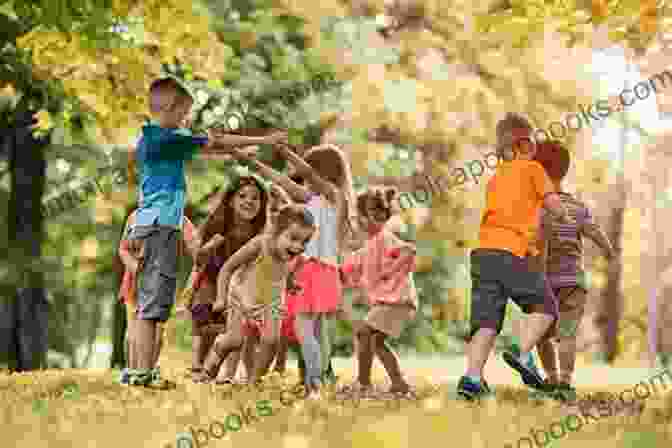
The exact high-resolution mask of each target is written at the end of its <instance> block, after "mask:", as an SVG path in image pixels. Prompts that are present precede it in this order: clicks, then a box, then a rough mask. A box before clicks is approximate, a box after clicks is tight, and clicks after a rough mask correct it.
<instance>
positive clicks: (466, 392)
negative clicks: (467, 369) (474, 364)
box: [457, 376, 490, 401]
mask: <svg viewBox="0 0 672 448" xmlns="http://www.w3.org/2000/svg"><path fill="white" fill-rule="evenodd" d="M489 393H490V386H488V383H487V382H486V381H485V380H481V381H479V382H476V381H473V380H472V379H471V378H469V377H468V376H463V377H462V378H460V382H459V383H458V384H457V394H458V395H460V396H462V397H463V398H465V399H466V400H469V401H473V400H476V399H478V398H481V397H483V396H485V395H487V394H489Z"/></svg>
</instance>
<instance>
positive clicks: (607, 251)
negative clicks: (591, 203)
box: [579, 209, 616, 260]
mask: <svg viewBox="0 0 672 448" xmlns="http://www.w3.org/2000/svg"><path fill="white" fill-rule="evenodd" d="M585 212H586V215H585V217H584V220H583V223H582V224H581V228H580V229H579V231H580V232H581V234H582V235H584V236H586V237H587V238H589V239H590V240H592V241H593V242H594V243H595V244H596V245H597V246H598V247H599V248H600V249H602V251H603V252H604V256H605V257H606V258H607V259H608V260H612V259H614V258H615V257H616V251H615V250H614V246H612V244H611V241H609V238H608V237H607V235H606V234H605V233H604V231H603V230H602V229H601V228H600V226H598V225H597V223H595V222H594V221H593V217H592V215H591V214H590V212H589V211H588V209H585Z"/></svg>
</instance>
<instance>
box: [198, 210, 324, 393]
mask: <svg viewBox="0 0 672 448" xmlns="http://www.w3.org/2000/svg"><path fill="white" fill-rule="evenodd" d="M315 230H316V226H315V219H314V218H313V216H312V214H311V213H310V212H309V211H308V209H307V208H306V207H304V206H301V205H295V204H292V205H287V206H284V207H283V208H282V209H280V211H279V212H278V215H277V217H276V219H275V222H274V225H273V229H272V230H271V231H270V232H266V233H264V234H262V235H260V236H258V237H255V238H254V239H252V240H251V241H250V242H249V243H247V244H246V245H245V246H243V247H242V248H241V249H240V250H239V251H238V252H236V253H235V254H233V256H232V257H231V258H229V260H228V261H227V262H226V263H224V266H222V269H221V270H220V272H219V277H218V279H217V301H216V302H215V304H214V305H213V311H221V310H224V309H226V310H227V312H228V317H227V331H226V333H224V334H220V335H219V336H217V338H216V339H215V342H214V344H213V347H212V348H211V349H210V352H209V353H208V355H207V357H206V359H205V363H204V366H203V374H202V375H201V378H200V381H202V382H208V381H210V380H212V379H214V378H215V377H216V376H217V373H218V371H219V368H220V366H221V365H222V362H223V361H224V360H225V359H226V357H227V356H228V355H229V354H230V353H231V352H233V351H235V350H239V349H240V347H241V346H242V344H243V338H244V336H245V335H249V334H250V333H251V332H252V331H255V332H257V333H258V334H259V336H260V338H259V339H260V341H259V343H260V348H261V350H260V353H259V355H257V357H256V359H255V363H254V372H253V375H252V376H251V378H250V384H253V383H256V382H258V381H259V379H260V378H261V377H262V376H263V375H264V374H265V373H266V371H267V370H268V367H269V366H270V364H271V362H272V361H273V358H274V356H275V352H276V350H277V348H278V344H279V341H280V328H281V319H282V317H281V311H283V310H282V308H283V305H284V294H285V289H286V288H289V289H293V288H294V285H293V280H291V279H288V277H290V274H291V273H292V272H293V267H294V266H293V264H294V263H293V262H294V261H295V260H296V259H298V258H299V257H300V256H301V254H302V253H303V251H304V250H305V247H306V244H307V243H308V241H310V239H311V238H312V237H313V234H314V233H315ZM241 266H242V267H243V269H240V270H239V271H238V272H235V271H236V270H237V269H238V268H239V267H241ZM234 273H235V275H234ZM227 297H228V298H229V300H228V303H227V300H226V299H227Z"/></svg>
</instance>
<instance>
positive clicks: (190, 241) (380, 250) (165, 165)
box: [119, 78, 614, 399]
mask: <svg viewBox="0 0 672 448" xmlns="http://www.w3.org/2000/svg"><path fill="white" fill-rule="evenodd" d="M149 102H150V110H151V113H152V115H153V118H154V119H155V120H156V123H151V124H147V125H145V126H144V127H143V130H142V137H141V139H140V141H139V143H138V145H137V149H136V152H135V160H136V161H137V166H138V184H139V191H140V194H139V196H140V198H139V199H140V200H139V206H138V208H137V210H136V211H135V212H133V213H132V214H131V216H129V219H128V222H127V224H126V227H127V229H126V231H125V232H124V235H125V236H124V238H123V239H122V242H121V244H120V252H119V253H120V256H121V258H122V261H123V263H124V265H125V266H126V269H127V272H126V274H125V276H124V280H123V283H122V287H121V291H120V296H121V297H122V300H124V301H125V302H126V303H127V306H128V316H129V319H128V320H129V326H128V334H129V344H128V347H129V356H128V359H129V361H128V362H129V365H128V369H125V371H124V374H123V376H122V382H123V383H125V384H129V385H139V386H146V387H159V388H166V387H172V386H174V383H171V382H169V381H167V380H165V379H163V378H161V375H160V373H159V370H158V366H157V360H158V354H159V351H160V347H161V339H162V338H161V333H162V331H161V327H162V323H164V322H165V321H166V320H167V319H168V317H169V315H170V313H171V310H172V307H173V306H174V304H175V294H176V288H177V271H178V268H177V267H178V258H179V257H180V256H181V255H182V254H188V255H189V256H191V257H192V259H193V271H192V273H191V275H190V277H189V280H188V285H187V287H186V288H185V292H184V295H183V299H184V302H183V305H184V309H185V310H186V313H187V314H188V316H189V317H190V318H191V319H192V321H193V364H192V368H191V373H192V378H193V380H194V381H195V382H211V381H215V382H216V383H230V382H232V381H233V380H234V378H235V376H236V371H237V368H238V364H239V362H240V360H241V359H242V361H243V364H244V366H245V370H246V372H247V381H248V383H250V384H256V383H258V382H259V381H260V380H261V378H262V377H263V376H264V375H265V374H266V373H267V372H268V370H269V369H270V366H271V364H272V363H273V360H274V359H275V370H276V371H280V372H283V371H284V370H285V363H286V359H287V351H288V349H289V348H295V349H297V351H298V354H299V367H300V372H301V380H302V383H303V385H304V386H305V389H306V392H307V396H308V397H311V398H317V397H319V396H320V391H321V390H322V386H323V385H324V383H325V382H326V381H330V380H331V381H333V380H334V375H333V369H332V368H331V363H330V357H331V352H332V344H331V340H330V338H331V336H332V331H331V325H332V324H333V322H334V321H335V319H345V320H347V321H349V322H350V323H351V324H352V327H353V334H354V341H353V342H354V344H353V345H354V347H355V351H356V358H357V365H358V376H357V381H356V382H355V384H354V385H353V388H354V389H357V390H358V391H359V392H360V393H367V392H369V391H371V390H372V384H371V366H372V362H373V359H374V357H377V358H378V359H379V360H380V361H381V363H382V364H383V366H384V367H385V370H386V372H387V374H388V376H389V378H390V380H391V383H392V388H391V390H390V392H392V393H394V394H409V393H412V391H411V388H410V386H409V384H408V383H407V382H406V381H405V380H404V377H403V375H402V373H401V370H400V367H399V362H398V359H397V357H396V355H395V354H394V352H393V351H392V350H390V349H389V347H388V346H387V344H386V340H387V339H388V338H390V337H392V338H398V337H399V335H400V334H401V332H402V330H403V328H404V326H405V325H406V324H407V323H408V322H409V321H411V320H412V319H413V318H414V316H415V313H416V311H417V309H418V296H417V292H416V289H415V286H414V282H413V272H414V270H415V245H414V241H413V238H412V236H410V235H409V232H408V231H406V230H404V226H405V224H404V223H403V222H402V220H401V219H399V217H398V216H394V213H393V209H394V208H393V206H392V204H393V202H394V199H395V195H396V194H397V192H396V191H395V190H394V189H389V188H369V189H368V190H367V191H365V192H364V193H361V194H360V195H358V196H355V194H354V191H353V182H352V176H351V173H350V168H349V164H348V162H347V158H346V157H345V156H344V154H343V153H342V151H341V150H340V149H339V148H338V147H336V146H334V145H320V146H317V147H314V148H311V149H310V150H308V151H307V152H306V153H305V154H304V155H303V156H299V155H298V154H296V153H294V152H293V151H292V150H291V148H290V147H289V146H288V144H287V136H286V134H284V133H276V134H272V135H270V136H268V137H243V136H238V135H231V134H222V133H217V132H212V133H210V134H209V135H208V137H196V136H193V135H191V134H190V133H189V132H188V131H187V130H185V129H184V128H182V127H181V126H183V123H184V121H185V119H186V117H187V115H188V113H189V111H190V109H191V105H192V102H193V100H192V98H191V96H190V95H189V93H188V91H187V90H186V89H185V88H184V87H183V86H182V85H181V84H180V83H179V82H178V81H176V80H174V79H172V78H164V79H160V80H158V81H155V82H154V83H153V84H152V86H151V88H150V92H149ZM531 134H532V126H531V125H530V123H529V122H528V121H527V120H526V119H525V118H523V117H521V116H518V115H515V114H508V115H507V116H506V117H505V118H504V119H503V120H502V121H500V122H499V123H498V126H497V139H498V148H497V153H498V156H499V157H500V160H501V163H500V164H499V166H498V168H497V171H496V173H495V175H494V176H493V177H492V178H491V179H490V181H489V182H488V185H487V197H486V209H485V212H484V214H483V218H482V221H481V225H480V234H479V239H480V243H479V247H478V248H477V249H475V250H473V251H472V253H471V275H472V301H471V340H470V343H469V347H468V353H467V359H468V365H467V370H466V373H465V375H464V376H463V377H462V378H461V379H460V381H459V384H458V393H459V394H460V395H462V396H464V397H465V398H467V399H474V398H477V397H479V396H481V395H483V394H486V393H488V392H489V391H490V388H489V385H488V383H487V381H486V380H485V379H484V378H483V370H484V367H485V364H486V362H487V360H488V357H489V355H490V353H491V351H492V349H493V346H494V342H495V339H496V336H497V334H498V333H499V332H500V331H501V329H502V324H503V320H504V316H505V310H506V304H507V301H508V299H509V298H511V299H512V300H513V301H514V302H516V303H517V304H518V305H519V306H520V308H521V309H522V310H523V311H524V312H525V313H527V314H528V316H527V318H526V320H525V322H524V324H523V325H521V331H520V332H519V334H518V335H517V336H518V342H517V343H516V344H514V346H512V347H511V348H510V349H509V350H506V351H505V352H504V353H503V358H504V361H505V362H506V363H507V364H509V366H511V367H512V368H513V369H515V370H516V371H517V372H518V373H519V374H520V375H521V377H522V380H523V382H524V383H525V384H527V385H528V386H531V387H534V388H537V389H540V390H544V391H549V392H561V393H572V392H573V388H572V386H571V383H572V374H573V370H574V360H575V357H576V329H577V327H578V323H579V321H580V319H581V317H582V315H583V310H584V306H585V299H586V291H587V285H586V283H585V280H584V279H583V277H584V274H583V268H582V250H583V249H582V237H583V236H586V237H588V238H590V239H592V240H593V241H594V242H595V243H596V244H598V245H599V246H600V247H601V248H603V250H604V251H605V253H606V255H607V256H608V257H609V258H613V257H614V250H613V248H612V246H611V244H610V243H609V241H608V239H607V238H606V236H605V235H604V233H603V232H602V231H601V230H600V229H599V228H598V227H597V226H596V225H595V224H594V222H593V220H592V218H591V214H590V212H589V210H588V208H587V207H586V206H585V204H583V203H582V202H580V201H578V200H577V199H576V198H574V197H573V196H571V195H570V194H568V193H566V192H563V191H562V180H563V178H564V177H565V175H566V174H567V171H568V169H569V161H570V158H569V152H568V151H567V149H566V148H564V147H563V146H562V145H561V144H560V143H558V142H543V143H535V142H533V141H532V140H531V138H530V136H531ZM257 144H271V145H273V146H274V148H275V149H276V151H277V154H278V155H279V156H280V157H282V158H284V159H285V160H286V161H287V162H288V166H289V172H288V173H286V174H283V173H281V172H279V171H276V170H274V169H273V168H271V167H269V166H267V165H265V164H264V163H262V162H261V161H259V160H258V159H257V158H256V152H255V149H254V147H253V146H251V145H257ZM241 147H242V149H241ZM198 152H200V153H201V154H205V155H207V156H210V157H215V158H227V159H234V160H237V161H238V162H240V163H241V164H244V165H247V166H248V167H249V168H251V169H252V170H253V171H255V172H256V173H257V176H244V177H240V178H238V179H236V180H234V182H233V183H232V185H231V186H230V187H229V188H228V189H227V190H226V191H225V192H224V194H223V195H222V196H221V199H220V202H219V204H218V205H217V206H216V207H214V209H213V210H212V212H211V213H210V215H209V216H208V218H207V219H206V221H205V223H204V224H203V225H202V226H201V227H200V228H196V227H195V226H194V225H193V224H192V223H191V222H190V221H189V220H188V219H187V218H186V217H185V216H184V206H185V197H186V187H185V185H186V183H185V175H184V163H185V161H187V160H190V159H191V158H193V157H194V156H195V155H196V154H197V153H198ZM259 176H260V177H262V178H265V179H266V180H267V181H269V183H270V184H271V187H267V186H266V184H265V183H264V182H262V181H260V180H259ZM364 233H365V234H366V237H365V238H364V240H365V241H364V242H363V244H361V248H360V249H359V250H357V251H355V252H353V253H348V251H347V250H346V249H347V242H348V241H349V240H351V239H353V238H356V237H357V235H361V234H364ZM347 288H358V289H360V290H361V291H363V293H364V296H365V297H366V303H367V305H368V312H367V314H366V317H365V318H364V319H360V318H356V317H355V314H354V312H353V303H351V302H350V301H349V300H347V299H345V300H344V297H345V296H346V295H345V294H344V290H345V289H347ZM535 347H536V348H537V350H538V353H539V355H540V358H541V361H542V364H543V367H544V369H545V370H546V373H547V378H546V379H544V378H543V377H542V375H541V374H540V373H539V370H538V368H537V367H536V361H535V357H534V356H533V355H532V350H533V349H534V348H535ZM558 351H559V362H557V361H558V360H557V359H556V358H557V357H558Z"/></svg>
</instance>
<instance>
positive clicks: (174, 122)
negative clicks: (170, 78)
mask: <svg viewBox="0 0 672 448" xmlns="http://www.w3.org/2000/svg"><path fill="white" fill-rule="evenodd" d="M169 104H170V103H169ZM169 104H167V105H166V107H164V108H162V110H161V111H160V112H158V114H157V115H158V121H159V124H160V125H161V127H165V128H179V127H181V126H183V125H184V124H185V120H186V118H187V116H188V115H189V112H190V111H191V106H192V105H193V100H192V99H191V98H189V97H187V96H184V95H180V94H178V93H175V94H174V101H173V102H172V107H171V106H170V105H169Z"/></svg>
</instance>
